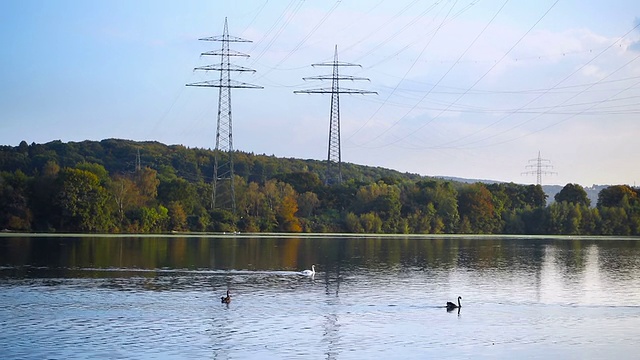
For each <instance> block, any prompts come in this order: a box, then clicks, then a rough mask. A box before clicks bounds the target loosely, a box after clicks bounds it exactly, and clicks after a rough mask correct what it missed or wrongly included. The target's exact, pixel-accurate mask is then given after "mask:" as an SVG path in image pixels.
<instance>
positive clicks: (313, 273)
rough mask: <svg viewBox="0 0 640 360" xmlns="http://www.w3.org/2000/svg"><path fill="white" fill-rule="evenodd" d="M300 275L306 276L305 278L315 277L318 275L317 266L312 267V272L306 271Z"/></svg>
mask: <svg viewBox="0 0 640 360" xmlns="http://www.w3.org/2000/svg"><path fill="white" fill-rule="evenodd" d="M300 274H302V275H304V276H313V275H315V274H316V266H315V265H311V270H304V271H302V272H300Z"/></svg>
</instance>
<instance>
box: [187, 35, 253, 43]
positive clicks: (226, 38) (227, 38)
mask: <svg viewBox="0 0 640 360" xmlns="http://www.w3.org/2000/svg"><path fill="white" fill-rule="evenodd" d="M198 40H202V41H228V42H248V43H250V42H253V41H251V40H247V39H243V38H240V37H237V36H231V35H218V36H208V37H203V38H200V39H198Z"/></svg>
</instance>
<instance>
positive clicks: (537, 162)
mask: <svg viewBox="0 0 640 360" xmlns="http://www.w3.org/2000/svg"><path fill="white" fill-rule="evenodd" d="M529 162H530V163H531V162H533V163H534V164H530V165H527V166H526V168H528V169H535V170H531V171H525V172H523V173H522V175H534V174H535V175H536V185H542V175H553V174H557V172H554V171H546V170H545V169H552V168H553V166H551V165H547V164H545V163H546V162H551V160H548V159H543V158H542V157H541V156H540V151H538V158H537V159H531V160H529Z"/></svg>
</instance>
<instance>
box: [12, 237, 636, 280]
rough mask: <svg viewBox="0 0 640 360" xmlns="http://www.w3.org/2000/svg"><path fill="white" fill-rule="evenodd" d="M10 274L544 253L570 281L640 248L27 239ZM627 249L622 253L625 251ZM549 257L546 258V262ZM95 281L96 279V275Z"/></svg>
mask: <svg viewBox="0 0 640 360" xmlns="http://www.w3.org/2000/svg"><path fill="white" fill-rule="evenodd" d="M2 241H3V244H2V245H3V251H2V252H1V253H0V260H1V261H2V264H4V265H7V266H18V267H20V266H25V265H30V266H34V267H46V268H49V269H54V270H55V269H58V270H59V271H61V272H64V271H67V270H69V269H109V268H118V269H149V270H154V269H163V268H169V269H213V270H230V269H237V270H245V269H246V270H266V271H271V270H296V271H297V270H301V269H303V268H309V267H310V266H311V264H316V265H318V267H319V268H320V269H322V270H321V271H332V272H333V273H338V274H339V271H340V270H347V271H350V270H351V269H353V268H392V267H416V268H422V269H426V268H468V269H476V270H480V269H503V268H515V269H522V270H526V271H539V270H540V268H541V266H542V263H543V261H544V257H545V251H544V249H545V247H552V248H554V249H556V250H557V251H555V252H554V254H553V259H554V260H553V261H554V264H555V265H556V266H558V267H559V271H560V272H561V273H563V274H570V275H571V274H574V275H575V274H581V273H583V272H584V269H585V266H586V265H587V263H588V262H587V258H586V257H587V251H586V249H588V248H589V247H591V246H593V245H595V246H597V247H598V248H599V249H602V250H604V251H603V252H602V253H603V254H607V253H608V252H607V250H609V249H616V251H621V252H622V254H623V255H624V256H623V257H622V258H621V259H617V260H615V261H614V260H612V259H610V258H608V257H604V258H602V259H600V260H599V262H600V263H602V266H604V267H605V269H604V270H605V271H609V270H611V271H618V270H620V269H621V268H629V267H631V268H633V267H634V266H635V264H636V260H635V259H636V258H637V255H638V253H639V252H640V245H639V244H640V242H638V241H613V240H610V241H593V240H585V239H582V240H580V239H554V238H545V239H540V238H536V239H526V238H524V239H513V238H502V237H437V238H427V239H425V238H412V237H363V238H358V237H349V238H340V237H335V238H334V237H304V236H300V237H277V236H273V237H231V236H230V237H173V236H164V237H163V236H159V237H135V236H131V237H129V236H114V237H24V238H19V237H16V238H4V239H3V240H2ZM618 249H620V250H618ZM548 255H549V254H548V253H547V256H548ZM94 275H95V274H94Z"/></svg>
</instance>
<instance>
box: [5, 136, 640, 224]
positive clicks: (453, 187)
mask: <svg viewBox="0 0 640 360" xmlns="http://www.w3.org/2000/svg"><path fill="white" fill-rule="evenodd" d="M224 155H225V154H220V156H224ZM138 159H139V160H138ZM213 159H214V152H213V151H211V150H206V149H189V148H186V147H184V146H179V145H174V146H167V145H163V144H160V143H157V142H133V141H128V140H117V139H108V140H103V141H100V142H96V141H84V142H78V143H74V142H70V143H62V142H60V141H53V142H50V143H46V144H35V143H32V144H31V145H28V144H27V143H26V142H24V141H23V142H22V143H20V145H18V146H17V147H11V146H0V230H2V229H6V230H10V231H44V232H90V233H161V232H172V231H175V232H233V231H240V232H319V233H326V232H348V233H372V234H375V233H396V234H397V233H400V234H567V235H639V234H640V200H639V192H640V189H638V188H633V187H630V186H627V185H614V186H609V187H607V188H605V189H603V190H602V191H600V193H599V195H598V200H597V204H591V203H590V200H589V198H588V197H587V194H586V192H585V190H584V188H582V187H581V186H580V185H578V184H567V185H566V186H565V187H564V188H563V189H562V190H561V191H560V192H559V193H558V194H556V196H555V199H554V200H555V201H554V202H552V203H550V204H547V195H546V194H545V193H544V191H543V190H542V187H541V186H539V185H520V184H514V183H494V184H485V183H474V184H465V183H460V182H455V181H445V180H441V179H435V178H429V177H423V176H419V175H417V174H408V173H400V172H397V171H393V170H388V169H383V168H377V167H367V166H359V165H354V164H343V178H344V179H345V181H344V182H343V183H341V184H335V185H330V186H329V185H325V183H324V173H325V170H326V164H325V163H324V162H322V161H316V160H300V159H283V158H276V157H275V156H267V155H255V154H250V153H244V152H234V154H233V161H234V172H235V178H234V184H235V192H236V212H235V213H234V212H232V211H231V210H230V209H221V208H212V201H211V199H212V190H213V186H212V184H211V176H210V175H207V174H210V173H212V172H213ZM592 205H595V206H592Z"/></svg>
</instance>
